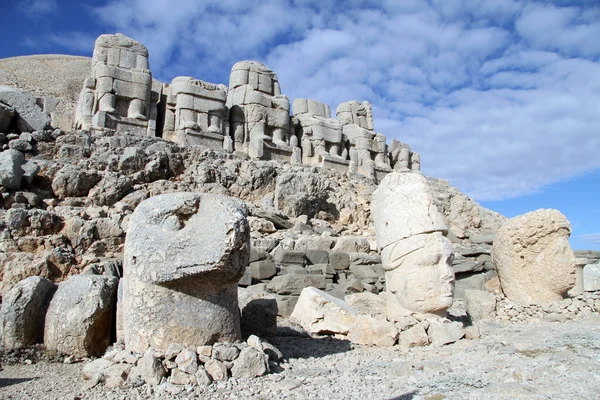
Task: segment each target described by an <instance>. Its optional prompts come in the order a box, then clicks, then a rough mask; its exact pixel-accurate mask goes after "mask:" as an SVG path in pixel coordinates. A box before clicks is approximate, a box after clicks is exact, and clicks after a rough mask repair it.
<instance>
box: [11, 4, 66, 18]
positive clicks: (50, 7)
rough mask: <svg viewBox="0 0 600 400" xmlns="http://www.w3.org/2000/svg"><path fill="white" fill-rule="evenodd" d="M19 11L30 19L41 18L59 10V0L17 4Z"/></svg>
mask: <svg viewBox="0 0 600 400" xmlns="http://www.w3.org/2000/svg"><path fill="white" fill-rule="evenodd" d="M17 7H18V9H20V10H21V11H22V12H23V13H25V14H26V15H28V16H30V17H41V16H45V15H48V14H51V13H53V12H55V11H56V10H57V9H58V2H57V0H23V1H21V2H20V3H18V4H17Z"/></svg>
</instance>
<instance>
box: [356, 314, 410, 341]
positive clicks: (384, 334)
mask: <svg viewBox="0 0 600 400" xmlns="http://www.w3.org/2000/svg"><path fill="white" fill-rule="evenodd" d="M348 339H349V340H350V341H351V342H352V343H358V344H365V345H371V346H377V347H390V346H393V345H395V344H396V341H397V340H398V329H396V327H395V326H394V324H393V323H392V322H390V321H388V320H387V319H385V317H371V316H369V315H358V316H357V317H356V319H355V320H354V323H353V324H352V326H351V327H350V332H349V333H348Z"/></svg>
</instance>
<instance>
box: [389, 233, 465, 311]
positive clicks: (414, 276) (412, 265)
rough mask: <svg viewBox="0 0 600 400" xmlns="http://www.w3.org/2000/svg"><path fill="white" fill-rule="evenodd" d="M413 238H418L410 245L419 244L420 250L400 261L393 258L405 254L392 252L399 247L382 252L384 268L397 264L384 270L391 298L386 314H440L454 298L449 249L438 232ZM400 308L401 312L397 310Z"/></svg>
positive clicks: (450, 252)
mask: <svg viewBox="0 0 600 400" xmlns="http://www.w3.org/2000/svg"><path fill="white" fill-rule="evenodd" d="M412 238H416V239H417V240H414V239H413V240H412V241H413V242H420V243H419V246H420V247H418V248H417V249H415V250H412V251H411V252H409V253H407V254H405V255H403V256H401V257H400V258H396V257H398V255H399V254H402V253H404V252H400V253H399V252H398V251H397V250H395V249H398V247H394V245H392V246H390V247H388V248H386V249H385V250H384V252H382V259H383V260H386V261H384V263H386V264H384V265H386V266H387V267H388V268H389V267H390V266H392V265H395V262H397V263H398V266H397V267H395V268H393V269H390V270H388V271H386V283H387V291H388V295H390V296H389V297H388V315H402V314H404V313H405V310H410V311H414V312H419V313H423V314H440V315H443V314H444V313H445V312H446V310H447V309H448V308H449V307H450V306H451V305H452V302H453V299H454V271H453V270H452V267H451V265H452V257H453V253H452V247H451V246H450V243H449V242H448V240H446V238H444V237H443V235H442V233H441V232H435V233H432V234H426V235H418V236H413V237H412ZM412 238H411V239H412ZM411 239H407V240H403V241H400V242H398V244H399V243H403V242H406V241H411ZM411 247H412V246H411ZM412 248H413V249H414V247H412ZM394 259H396V260H394ZM390 262H391V263H390ZM390 298H391V300H392V301H390ZM399 307H401V308H402V309H403V310H400V309H398V308H399Z"/></svg>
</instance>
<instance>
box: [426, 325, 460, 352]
mask: <svg viewBox="0 0 600 400" xmlns="http://www.w3.org/2000/svg"><path fill="white" fill-rule="evenodd" d="M427 335H428V336H429V340H430V341H431V345H432V346H434V347H440V346H443V345H445V344H449V343H454V342H456V341H458V340H460V339H461V338H462V337H463V336H464V335H465V333H464V331H463V327H462V324H461V323H460V322H450V321H448V320H435V321H430V322H429V328H427Z"/></svg>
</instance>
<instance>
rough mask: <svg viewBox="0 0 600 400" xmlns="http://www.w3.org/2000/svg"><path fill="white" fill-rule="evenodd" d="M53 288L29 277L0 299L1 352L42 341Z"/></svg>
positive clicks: (46, 280) (48, 282)
mask: <svg viewBox="0 0 600 400" xmlns="http://www.w3.org/2000/svg"><path fill="white" fill-rule="evenodd" d="M56 288H57V286H56V285H55V284H54V283H52V282H50V281H49V280H48V279H46V278H42V277H40V276H31V277H29V278H26V279H23V280H22V281H20V282H19V283H17V284H16V285H15V286H14V287H13V288H12V289H11V290H10V291H9V292H8V293H6V294H5V295H4V296H3V297H2V342H3V344H4V348H5V349H20V348H23V347H27V346H31V345H33V344H35V343H42V342H43V340H44V321H45V318H46V311H47V310H48V306H49V305H50V300H51V299H52V296H53V295H54V292H55V291H56Z"/></svg>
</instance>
